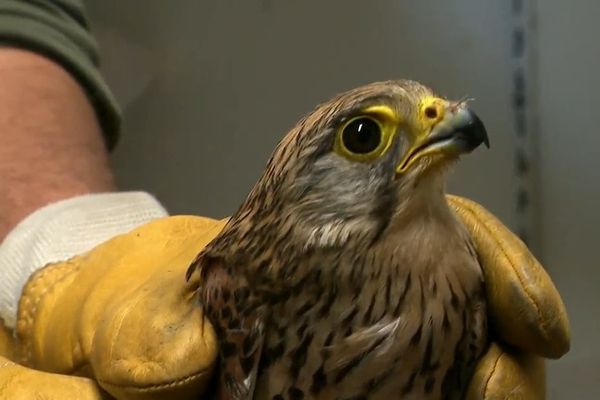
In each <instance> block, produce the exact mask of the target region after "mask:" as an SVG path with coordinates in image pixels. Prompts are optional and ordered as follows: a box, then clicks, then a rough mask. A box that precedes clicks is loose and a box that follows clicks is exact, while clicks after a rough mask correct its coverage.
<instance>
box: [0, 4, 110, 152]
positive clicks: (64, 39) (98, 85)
mask: <svg viewBox="0 0 600 400" xmlns="http://www.w3.org/2000/svg"><path fill="white" fill-rule="evenodd" d="M0 44H3V45H5V46H13V47H20V48H25V49H28V50H31V51H35V52H36V53H38V54H43V55H44V56H46V57H49V58H51V59H53V60H54V61H56V62H57V63H59V64H60V65H62V66H63V68H65V69H66V70H67V71H69V73H71V74H72V75H73V76H74V77H75V79H76V80H77V81H79V83H80V84H81V85H82V87H83V88H84V89H85V91H86V93H87V95H88V97H89V99H90V101H91V103H92V105H93V106H94V109H95V110H96V114H97V116H98V120H99V121H100V124H101V127H102V130H103V132H104V135H105V138H106V143H107V145H108V148H110V149H112V148H113V147H114V145H115V143H116V140H117V137H118V133H119V132H118V131H119V124H120V114H119V109H118V106H117V103H116V101H115V99H114V98H113V96H112V94H111V92H110V90H109V89H108V87H107V85H106V83H105V81H104V79H103V78H102V76H101V74H100V71H99V70H98V49H97V45H96V42H95V41H94V38H93V37H92V35H91V34H90V30H89V25H88V21H87V16H86V14H85V8H84V6H83V1H82V0H0Z"/></svg>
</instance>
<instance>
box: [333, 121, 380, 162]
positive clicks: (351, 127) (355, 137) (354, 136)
mask: <svg viewBox="0 0 600 400" xmlns="http://www.w3.org/2000/svg"><path fill="white" fill-rule="evenodd" d="M342 140H343V141H344V146H346V148H347V149H348V150H349V151H351V152H352V153H356V154H367V153H370V152H372V151H373V150H375V149H376V148H377V147H378V146H379V144H380V143H381V130H380V129H379V125H378V124H377V123H376V122H375V121H373V120H372V119H370V118H358V119H355V120H354V121H352V122H350V123H349V124H348V125H347V126H346V127H345V128H344V132H342Z"/></svg>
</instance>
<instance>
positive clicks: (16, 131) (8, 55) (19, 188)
mask: <svg viewBox="0 0 600 400" xmlns="http://www.w3.org/2000/svg"><path fill="white" fill-rule="evenodd" d="M0 82H1V86H2V90H0V240H1V239H3V238H4V237H5V236H6V234H7V233H8V232H9V231H10V230H11V229H12V228H13V227H14V226H15V225H16V224H17V223H18V222H19V221H21V220H22V219H23V218H24V217H26V216H27V215H28V214H30V213H31V212H33V211H35V210H36V209H38V208H40V207H42V206H44V205H46V204H49V203H52V202H55V201H59V200H62V199H66V198H69V197H73V196H76V195H80V194H87V193H94V192H107V191H112V190H114V188H115V186H114V180H113V176H112V174H111V171H110V168H109V164H108V156H107V150H106V146H105V144H104V141H103V138H102V134H101V129H100V125H99V123H98V119H97V116H96V114H95V112H94V109H93V108H92V105H91V104H90V102H89V100H88V98H87V97H86V95H85V93H84V91H83V89H82V88H81V85H79V84H78V83H77V81H75V79H74V78H73V77H72V76H71V75H70V74H69V73H68V72H67V71H65V70H64V69H63V68H62V67H61V66H59V65H58V64H56V63H55V62H54V61H52V60H50V59H48V58H45V57H44V56H41V55H38V54H35V53H33V52H29V51H26V50H20V49H16V48H8V47H7V48H2V49H0Z"/></svg>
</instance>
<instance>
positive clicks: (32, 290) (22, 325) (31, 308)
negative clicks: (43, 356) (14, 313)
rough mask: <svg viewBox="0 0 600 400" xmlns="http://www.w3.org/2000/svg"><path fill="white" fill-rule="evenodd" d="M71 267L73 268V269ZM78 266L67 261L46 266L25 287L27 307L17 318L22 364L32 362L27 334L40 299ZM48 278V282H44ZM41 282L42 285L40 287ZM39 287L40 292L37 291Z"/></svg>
mask: <svg viewBox="0 0 600 400" xmlns="http://www.w3.org/2000/svg"><path fill="white" fill-rule="evenodd" d="M73 266H74V267H75V268H73ZM79 267H80V266H79V265H77V264H74V263H71V260H67V261H65V262H64V263H61V264H58V265H57V264H48V265H47V266H45V267H43V268H42V269H41V270H39V271H38V272H36V273H35V274H34V275H33V277H32V278H31V279H32V280H31V284H28V285H26V286H25V288H24V290H23V292H24V293H23V298H22V300H23V302H24V303H25V305H27V307H26V308H25V309H23V308H22V307H19V308H20V310H22V315H20V316H19V323H18V328H19V329H18V332H19V335H20V336H22V338H21V341H22V348H23V353H22V357H21V359H22V362H23V363H25V364H30V363H31V362H32V360H33V340H31V338H30V336H31V335H29V334H28V333H31V330H32V329H33V328H32V327H33V324H34V320H35V315H36V314H37V311H38V309H39V306H40V303H41V302H42V299H43V298H44V297H45V296H46V295H47V294H48V293H49V292H51V291H52V290H53V289H54V288H55V287H56V285H57V284H59V283H60V282H62V281H63V280H64V278H65V277H66V276H68V275H69V272H77V271H78V270H79ZM48 276H49V277H50V279H49V281H46V279H48ZM42 282H43V285H42ZM40 287H41V290H39V289H40Z"/></svg>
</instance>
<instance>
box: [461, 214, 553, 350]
mask: <svg viewBox="0 0 600 400" xmlns="http://www.w3.org/2000/svg"><path fill="white" fill-rule="evenodd" d="M461 205H462V206H465V209H466V210H467V211H468V212H469V213H470V214H471V215H472V216H473V217H474V219H475V220H477V221H478V222H480V223H481V226H482V228H483V229H485V231H486V233H487V234H488V236H489V237H491V238H492V240H493V241H494V243H495V244H496V245H497V247H498V248H499V249H500V250H501V252H502V255H503V256H504V257H505V259H506V260H507V261H508V264H509V265H510V267H511V269H512V271H513V272H514V274H515V275H516V277H517V279H518V280H519V283H520V284H521V287H522V288H523V292H525V294H526V296H527V298H528V299H529V301H530V302H531V304H532V305H533V307H534V308H535V311H536V313H537V319H538V323H539V327H540V329H541V331H542V335H543V337H544V338H545V339H546V341H548V339H549V334H548V331H547V329H546V325H547V322H546V321H545V319H544V318H543V317H542V313H541V312H540V310H541V308H540V306H539V305H538V304H537V302H536V301H535V297H534V296H533V295H532V294H531V293H530V290H528V288H527V286H526V285H525V284H524V279H523V278H522V275H521V273H520V272H519V270H518V268H516V266H515V263H514V262H513V260H512V259H511V258H510V257H509V256H508V252H507V251H506V248H505V246H504V245H503V244H502V242H501V241H500V240H498V239H497V238H496V237H495V236H494V235H493V234H492V231H491V230H490V229H489V228H488V226H487V224H485V223H482V220H481V219H479V218H477V214H476V213H475V212H474V210H473V208H472V207H471V206H470V205H467V204H461ZM486 222H487V221H486Z"/></svg>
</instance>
